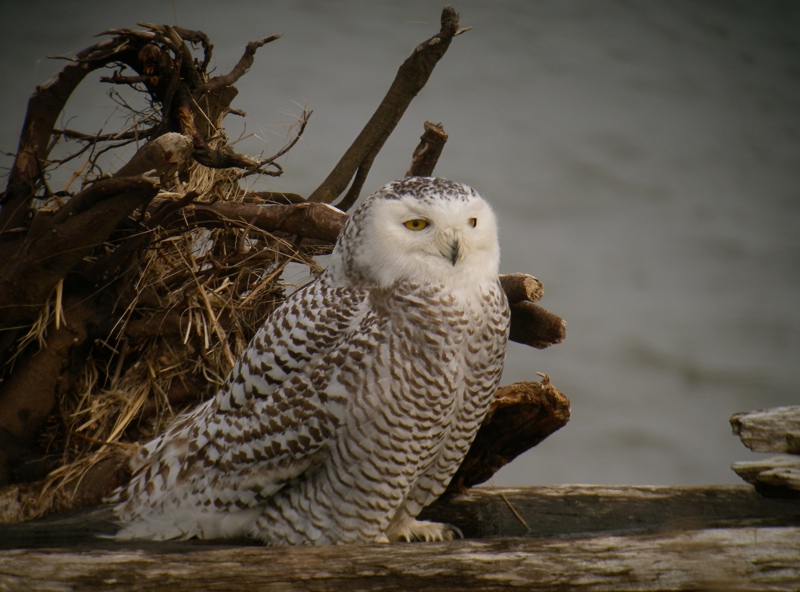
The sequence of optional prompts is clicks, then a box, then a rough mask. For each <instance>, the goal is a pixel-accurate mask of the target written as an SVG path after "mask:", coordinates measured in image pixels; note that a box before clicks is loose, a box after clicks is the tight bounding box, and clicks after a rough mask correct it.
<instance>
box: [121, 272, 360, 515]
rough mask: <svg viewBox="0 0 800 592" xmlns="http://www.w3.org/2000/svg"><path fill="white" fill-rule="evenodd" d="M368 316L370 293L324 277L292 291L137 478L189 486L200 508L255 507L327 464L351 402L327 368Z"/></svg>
mask: <svg viewBox="0 0 800 592" xmlns="http://www.w3.org/2000/svg"><path fill="white" fill-rule="evenodd" d="M370 315H374V312H373V311H371V310H370V306H369V298H368V292H367V291H366V290H359V289H353V288H338V287H331V286H326V285H324V284H322V283H319V282H318V283H314V284H311V285H310V286H308V287H306V288H305V289H303V290H301V291H299V292H296V293H295V294H293V295H292V296H291V297H290V298H288V299H287V300H286V301H285V302H284V303H282V304H281V305H280V306H279V307H278V308H276V309H275V311H274V312H273V313H272V314H271V315H270V317H269V318H268V319H267V321H266V322H265V324H264V326H263V327H262V328H261V329H260V330H259V331H258V333H257V334H256V336H255V337H254V339H253V341H252V342H251V343H250V345H249V346H248V348H247V350H246V351H245V353H244V354H243V356H242V357H241V358H240V360H239V361H238V362H237V363H236V364H235V365H234V368H233V370H232V371H231V374H230V375H229V377H228V379H227V381H226V383H225V385H224V386H223V387H222V388H221V389H220V392H219V394H218V395H217V396H216V397H215V398H214V399H212V400H210V401H208V402H207V403H206V404H204V405H202V406H201V407H199V408H198V409H196V410H195V411H194V412H192V413H190V414H188V415H186V416H183V417H182V418H180V419H178V420H177V421H176V422H175V423H174V424H173V425H172V426H171V427H170V428H169V429H168V430H167V432H166V433H165V434H164V435H163V436H162V437H160V438H158V439H156V440H154V441H152V442H151V443H149V444H148V445H146V446H145V449H144V451H143V454H142V455H141V456H140V460H139V462H138V463H137V464H138V466H134V471H135V473H136V474H137V475H135V476H136V477H138V478H139V479H141V480H142V482H143V483H147V482H150V481H153V480H155V481H156V482H160V481H161V480H162V478H160V477H159V475H161V476H163V485H162V486H161V487H159V488H157V489H160V490H162V491H164V492H165V493H164V495H165V496H167V497H170V496H171V495H172V494H170V493H166V492H168V491H180V490H184V491H187V492H188V495H189V496H191V497H192V498H193V503H194V504H195V505H206V506H207V505H209V504H216V503H217V501H218V500H222V501H223V502H224V503H225V504H226V505H227V504H228V503H233V502H235V503H236V504H237V505H238V506H239V507H252V506H254V505H257V504H258V503H259V502H260V501H263V500H264V499H266V498H268V497H269V496H271V495H272V494H274V493H275V492H276V491H277V490H279V489H280V488H281V487H283V486H284V484H286V483H287V482H288V481H290V480H292V479H295V478H297V477H298V476H299V475H301V474H302V473H304V472H305V471H307V470H308V469H309V468H310V467H312V466H315V465H317V464H319V463H320V462H322V461H323V460H324V457H325V455H326V446H327V445H328V444H329V442H330V440H331V438H332V437H333V434H334V432H335V430H336V427H337V425H338V424H339V421H340V418H341V417H342V415H343V413H344V407H345V404H346V402H345V401H344V400H343V397H342V396H338V397H333V398H332V397H330V396H329V392H328V385H329V381H330V373H329V372H328V371H326V370H325V369H324V368H329V367H330V366H331V365H332V364H333V365H335V364H336V362H337V360H338V359H339V358H343V357H344V355H343V353H342V352H343V351H344V350H346V349H347V348H348V347H349V342H350V341H351V340H352V339H353V338H354V336H356V335H357V334H358V332H359V331H360V330H361V329H360V327H362V326H363V324H364V320H365V318H366V317H369V316H370ZM323 367H324V368H323ZM341 394H342V393H340V395H341ZM165 467H168V469H166V470H165Z"/></svg>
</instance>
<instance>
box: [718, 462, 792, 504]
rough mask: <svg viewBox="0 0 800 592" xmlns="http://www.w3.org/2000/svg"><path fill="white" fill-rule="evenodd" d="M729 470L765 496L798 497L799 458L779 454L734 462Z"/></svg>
mask: <svg viewBox="0 0 800 592" xmlns="http://www.w3.org/2000/svg"><path fill="white" fill-rule="evenodd" d="M731 468H732V469H733V470H734V471H735V472H736V474H737V475H739V476H740V477H741V478H742V479H744V480H745V481H747V482H748V483H750V484H752V485H754V486H755V487H756V489H757V490H758V491H760V492H761V493H763V494H765V495H772V496H787V497H800V456H797V455H794V454H781V455H779V456H770V457H767V458H765V459H763V460H752V461H741V462H735V463H733V464H732V465H731Z"/></svg>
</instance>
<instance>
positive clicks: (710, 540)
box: [0, 486, 800, 592]
mask: <svg viewBox="0 0 800 592" xmlns="http://www.w3.org/2000/svg"><path fill="white" fill-rule="evenodd" d="M444 503H445V504H449V506H441V505H439V507H438V508H431V509H430V512H429V514H430V515H429V516H428V518H436V519H451V522H453V523H454V524H456V526H459V527H460V528H462V530H464V532H465V534H466V535H467V537H472V536H475V535H479V536H482V537H497V536H499V537H500V538H481V539H472V538H468V540H460V541H452V542H446V543H412V544H391V545H380V544H371V545H342V546H329V547H300V548H297V547H295V548H285V547H284V548H266V547H260V546H257V545H253V544H244V545H243V543H242V542H232V541H229V542H196V541H188V542H167V543H139V544H130V543H125V544H122V543H116V542H113V541H101V540H98V539H96V538H95V534H96V532H98V527H99V526H102V527H104V528H106V529H108V528H109V527H110V526H111V524H110V523H108V522H107V517H108V514H107V513H106V514H102V513H100V514H92V515H88V516H87V515H85V514H84V515H80V516H76V517H75V518H73V519H72V522H71V523H70V522H69V521H65V520H58V521H54V522H47V521H45V522H38V523H28V524H23V525H17V526H14V527H7V528H5V529H3V530H0V543H2V545H0V546H2V547H4V548H5V549H6V550H4V551H0V587H4V588H5V589H10V590H14V589H25V590H31V591H36V590H52V589H64V590H69V589H76V588H80V589H81V590H86V591H92V590H118V591H124V590H137V591H147V590H160V589H162V588H163V586H164V585H165V583H168V585H169V586H170V588H171V589H172V590H173V591H174V592H181V591H183V590H198V589H201V590H253V589H258V590H288V591H293V590H298V591H299V590H302V591H308V590H333V589H335V590H338V589H347V590H354V591H356V590H365V591H366V590H467V589H468V590H474V591H483V590H492V591H499V590H509V589H523V590H571V589H580V590H592V591H601V590H603V591H606V590H622V589H625V590H634V589H635V590H700V589H703V590H709V589H713V590H731V591H736V590H753V589H770V590H796V589H798V586H799V585H800V560H799V559H798V555H797V549H798V545H800V523H798V519H797V504H796V503H794V502H790V501H787V500H769V499H765V498H762V497H760V496H758V495H757V494H756V493H754V492H753V491H752V489H750V488H749V487H745V486H721V487H677V488H670V487H622V488H614V487H600V486H595V487H588V486H560V487H529V488H520V489H483V488H481V489H479V490H474V491H473V492H472V493H471V494H470V495H468V496H464V497H461V498H456V499H452V500H448V501H446V502H444ZM512 508H513V510H512ZM437 512H438V513H437ZM523 522H525V523H527V524H528V525H529V526H530V529H529V530H528V529H526V528H525V526H524V524H523ZM105 532H111V531H109V530H106V531H105ZM467 533H469V534H467ZM522 535H525V536H522Z"/></svg>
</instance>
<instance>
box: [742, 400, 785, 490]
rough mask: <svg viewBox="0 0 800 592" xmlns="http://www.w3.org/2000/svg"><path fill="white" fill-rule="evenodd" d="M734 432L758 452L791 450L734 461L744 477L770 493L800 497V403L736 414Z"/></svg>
mask: <svg viewBox="0 0 800 592" xmlns="http://www.w3.org/2000/svg"><path fill="white" fill-rule="evenodd" d="M730 422H731V428H732V429H733V433H734V434H736V435H737V436H739V438H740V439H741V440H742V443H744V445H745V446H747V447H748V448H749V449H750V450H753V451H755V452H788V453H789V454H783V455H779V456H772V457H769V458H765V459H763V460H755V461H743V462H737V463H733V465H731V468H732V469H733V470H734V471H735V472H736V474H737V475H739V476H740V477H741V478H742V479H744V480H745V481H747V482H748V483H750V484H752V485H754V486H755V488H756V490H758V491H759V492H760V493H762V494H764V495H768V496H785V497H800V456H798V455H800V406H793V407H774V408H772V409H762V410H759V411H746V412H742V413H735V414H734V415H733V416H732V417H731V419H730Z"/></svg>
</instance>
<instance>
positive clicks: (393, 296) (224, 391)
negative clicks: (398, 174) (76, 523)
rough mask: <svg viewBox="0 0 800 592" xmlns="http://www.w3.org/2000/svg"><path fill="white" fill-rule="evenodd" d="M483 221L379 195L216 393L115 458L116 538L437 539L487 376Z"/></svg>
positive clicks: (493, 276) (495, 328) (497, 346)
mask: <svg viewBox="0 0 800 592" xmlns="http://www.w3.org/2000/svg"><path fill="white" fill-rule="evenodd" d="M499 257H500V252H499V246H498V240H497V224H496V221H495V217H494V214H493V213H492V210H491V209H490V207H489V205H488V204H487V203H486V202H485V201H484V200H483V199H482V198H481V197H480V195H478V193H477V192H475V191H474V190H473V189H471V188H469V187H467V186H465V185H462V184H459V183H454V182H452V181H448V180H445V179H440V178H429V177H412V178H407V179H404V180H401V181H395V182H393V183H389V184H388V185H386V186H384V187H383V188H381V189H380V190H378V191H377V192H376V193H374V194H373V195H371V196H370V197H369V198H367V199H366V201H365V202H364V203H363V204H362V205H361V206H360V207H359V208H358V209H357V210H356V211H355V212H354V213H353V215H352V216H351V217H350V219H349V220H348V222H347V223H346V225H345V227H344V229H343V230H342V233H341V235H340V236H339V239H338V242H337V244H336V247H335V248H334V251H333V253H332V255H331V261H330V264H329V266H328V268H327V269H326V270H325V271H324V272H323V273H322V274H321V275H320V277H319V278H318V279H317V280H316V281H314V282H313V283H311V284H309V285H308V286H306V287H305V288H303V289H301V290H299V291H297V292H296V293H294V294H293V295H292V296H291V297H289V298H288V299H287V300H286V301H285V302H284V303H282V304H281V305H280V306H279V307H277V308H276V309H275V311H274V312H273V313H272V315H271V316H270V317H269V318H268V319H267V321H266V323H265V324H264V326H263V327H262V328H261V329H260V330H259V331H258V333H257V334H256V335H255V337H254V338H253V341H252V343H250V345H249V346H248V348H247V350H246V351H245V352H244V354H243V355H242V357H241V359H239V360H238V361H237V363H236V364H235V365H234V367H233V369H232V371H231V373H230V375H229V376H228V378H227V380H226V382H225V384H224V386H223V387H222V388H221V389H220V391H219V393H218V394H217V395H216V396H215V397H214V398H212V399H210V400H209V401H207V402H206V403H205V404H203V405H201V406H200V407H198V408H197V409H195V410H194V411H191V412H189V413H187V414H185V415H183V416H180V417H178V418H176V419H175V421H174V422H173V424H172V425H171V426H170V427H169V428H168V429H167V431H166V432H165V433H164V434H163V435H161V436H159V437H157V438H156V439H154V440H152V441H151V442H149V443H148V444H146V445H144V446H143V447H142V450H141V451H140V453H139V454H138V455H137V456H136V457H135V458H134V459H133V460H132V461H131V467H130V468H131V470H132V473H133V477H132V479H131V481H130V482H129V483H128V484H127V485H125V486H123V487H122V488H121V489H118V490H117V491H116V492H114V493H113V494H112V496H111V498H110V501H111V502H112V503H114V504H115V506H114V511H115V514H116V516H117V518H118V519H119V521H120V524H121V530H120V531H119V533H118V534H117V538H119V539H136V538H142V539H160V540H163V539H185V538H190V537H198V538H223V537H242V536H245V537H252V538H255V539H258V540H260V541H262V542H263V543H265V544H268V545H301V544H306V545H309V544H312V545H322V544H337V543H350V542H371V541H372V542H388V541H396V540H408V541H410V540H444V539H451V538H454V536H456V535H457V532H456V531H455V530H454V529H453V528H452V527H449V526H446V525H443V524H438V523H433V522H424V521H419V520H417V519H416V517H417V515H418V514H419V513H420V511H421V510H422V509H423V508H424V507H425V506H426V505H428V504H430V503H431V502H433V501H434V500H435V499H436V498H437V497H438V496H439V495H441V494H442V492H443V491H444V490H445V487H446V486H447V484H448V483H449V481H450V479H451V478H452V476H453V474H454V473H455V472H456V469H457V468H458V466H459V464H460V463H461V461H462V459H463V457H464V455H465V454H466V452H467V450H468V448H469V446H470V444H471V443H472V440H473V438H474V437H475V434H476V432H477V430H478V428H479V426H480V424H481V422H482V420H483V418H484V416H485V414H486V411H487V409H488V407H489V403H490V402H491V400H492V397H493V396H494V394H495V391H496V389H497V386H498V381H499V379H500V373H501V371H502V369H503V361H504V357H505V350H506V343H507V339H508V326H509V310H508V303H507V300H506V296H505V294H504V292H503V290H502V288H501V287H500V283H499V281H498V264H499Z"/></svg>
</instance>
